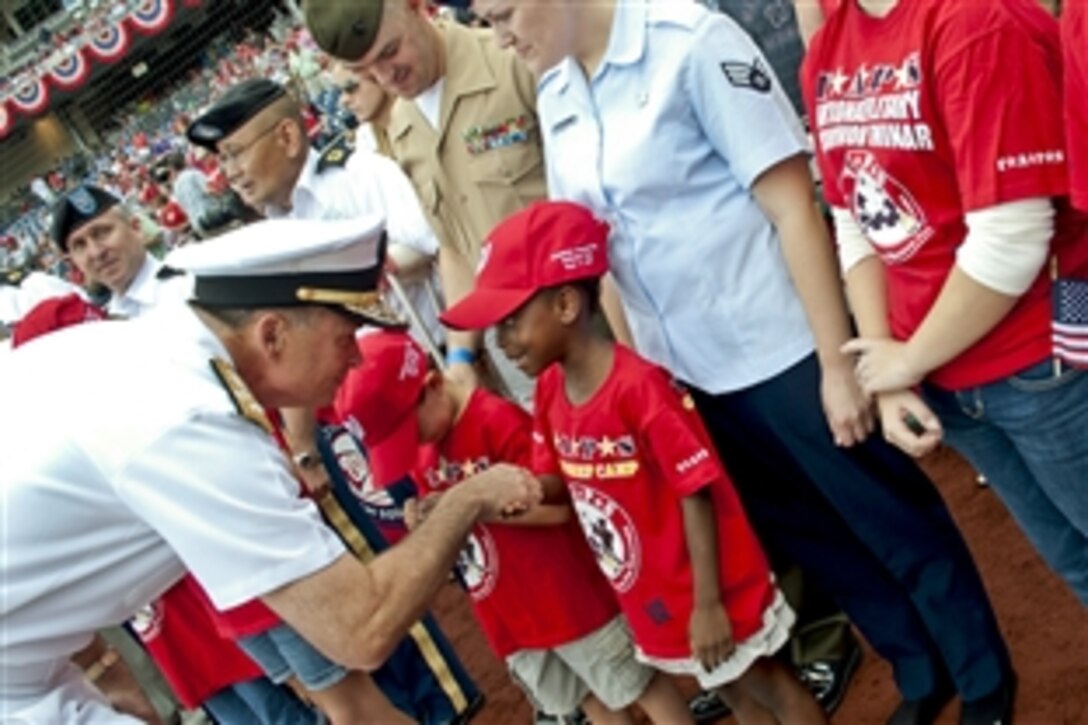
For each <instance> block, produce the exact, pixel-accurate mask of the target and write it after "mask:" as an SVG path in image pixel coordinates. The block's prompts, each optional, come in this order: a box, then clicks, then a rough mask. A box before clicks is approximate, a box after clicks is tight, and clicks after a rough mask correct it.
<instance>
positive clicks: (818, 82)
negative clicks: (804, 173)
mask: <svg viewBox="0 0 1088 725" xmlns="http://www.w3.org/2000/svg"><path fill="white" fill-rule="evenodd" d="M1057 33H1058V28H1057V24H1056V23H1055V21H1054V19H1053V18H1051V17H1050V16H1049V15H1047V13H1046V12H1045V11H1043V10H1042V9H1041V8H1039V7H1038V4H1037V3H1034V2H1029V1H1028V0H1008V1H1006V2H949V1H948V0H909V2H908V1H906V0H904V1H901V2H900V3H899V4H898V5H896V6H895V7H894V8H893V9H892V10H891V12H890V13H889V14H888V15H886V16H885V17H883V18H875V17H872V16H869V15H867V14H866V13H865V12H864V11H862V10H861V9H860V8H858V7H857V5H856V3H853V2H851V3H849V4H848V5H847V6H846V7H844V8H842V12H837V13H835V14H834V15H832V16H831V17H830V18H829V19H828V22H827V23H826V24H825V25H824V26H823V28H821V30H820V31H819V32H818V33H817V34H816V36H815V37H814V38H813V41H812V46H811V48H810V49H809V52H808V56H807V57H806V59H805V63H804V66H803V70H802V85H803V89H804V94H805V103H806V107H807V110H808V113H809V122H810V124H811V127H812V131H813V136H814V138H815V142H816V154H817V160H818V162H819V165H820V171H821V174H822V176H823V179H824V194H825V195H826V197H827V200H828V202H829V203H831V204H832V205H834V206H838V207H841V208H845V209H848V210H849V211H850V212H851V213H852V215H853V217H854V218H855V220H857V222H858V224H859V225H860V226H861V228H862V230H863V231H864V232H865V235H866V237H867V238H868V239H869V241H870V242H871V243H872V245H873V247H874V249H875V250H876V252H877V254H879V256H880V258H881V260H883V263H884V268H885V270H886V279H887V297H888V312H889V318H890V323H891V328H892V334H893V335H894V336H895V337H896V339H900V340H905V339H908V338H909V337H910V336H911V335H912V334H913V333H914V331H915V330H916V329H917V328H918V326H919V325H920V324H921V323H922V321H923V319H924V318H925V316H926V314H927V313H928V312H929V310H930V309H931V308H932V307H933V305H934V302H935V301H936V299H937V296H938V294H939V293H940V291H941V288H942V286H943V285H944V283H945V280H946V279H947V277H948V275H949V273H950V272H951V270H952V266H953V264H954V263H955V259H956V251H957V248H958V247H959V246H960V245H961V244H962V242H963V241H964V238H965V236H966V234H967V228H966V226H965V221H964V214H965V213H967V212H971V211H978V210H981V209H985V208H987V207H991V206H994V205H998V204H1002V203H1007V202H1012V201H1018V200H1023V199H1028V198H1033V197H1054V196H1062V195H1064V194H1065V193H1066V190H1067V184H1066V164H1065V151H1064V146H1063V139H1062V117H1061V111H1060V108H1061V99H1060V95H1059V88H1060V78H1061V65H1060V54H1059V48H1058V42H1057V37H1058V36H1057ZM1066 223H1067V218H1066V217H1065V216H1060V217H1059V220H1058V221H1057V225H1058V228H1057V230H1056V235H1055V238H1056V239H1058V238H1060V237H1061V236H1062V235H1063V233H1064V231H1065V230H1063V228H1062V226H1063V225H1065V224H1066ZM1049 287H1050V285H1049V280H1048V278H1047V273H1046V270H1045V269H1044V270H1043V271H1042V272H1040V275H1039V278H1038V279H1037V280H1036V281H1035V283H1034V285H1033V286H1032V287H1031V289H1030V290H1028V292H1026V293H1025V294H1024V295H1023V296H1022V297H1021V298H1020V300H1019V302H1018V303H1017V305H1016V306H1015V307H1014V308H1013V310H1012V311H1011V312H1010V313H1009V314H1008V315H1007V316H1006V317H1005V318H1004V320H1002V321H1001V322H1000V323H999V324H998V325H997V326H996V327H995V328H994V329H993V330H991V331H990V332H989V334H987V335H986V336H985V337H984V338H983V339H982V340H980V341H979V342H978V343H976V344H975V345H974V346H972V347H971V348H970V349H968V350H967V351H965V352H964V353H963V354H961V355H960V356H959V357H957V358H955V359H954V360H952V361H951V362H949V363H947V364H946V365H944V366H942V367H940V368H938V369H936V370H934V371H933V372H932V373H931V374H930V376H929V379H930V380H931V381H932V382H934V383H935V384H937V385H939V386H941V387H944V388H948V389H962V388H966V387H971V386H975V385H982V384H985V383H988V382H992V381H994V380H997V379H1000V378H1003V377H1006V376H1008V375H1010V374H1012V373H1014V372H1016V371H1018V370H1021V369H1023V368H1025V367H1028V366H1030V365H1032V364H1034V363H1037V362H1039V361H1040V360H1043V359H1045V358H1046V357H1047V356H1049V355H1050V353H1051V344H1050V304H1049Z"/></svg>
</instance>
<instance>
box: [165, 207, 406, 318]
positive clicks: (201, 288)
mask: <svg viewBox="0 0 1088 725" xmlns="http://www.w3.org/2000/svg"><path fill="white" fill-rule="evenodd" d="M164 261H165V263H166V266H167V267H168V268H172V269H178V270H182V271H185V272H188V273H190V274H191V275H192V276H193V279H194V284H193V295H192V301H193V302H196V303H198V304H199V305H201V306H203V307H207V308H211V309H216V308H219V309H256V308H269V307H298V306H304V305H322V306H326V307H330V308H333V309H335V310H337V311H339V312H344V313H346V314H349V315H351V316H354V317H357V318H360V320H361V321H362V322H366V323H370V324H376V325H380V326H382V327H394V326H395V327H400V326H403V324H404V323H403V321H402V320H401V319H400V318H399V317H398V316H397V315H395V314H393V313H392V312H390V311H389V310H388V309H387V308H386V306H385V305H384V304H383V303H382V300H381V295H380V293H379V292H378V284H379V282H380V280H381V276H382V266H383V263H384V261H385V223H384V220H383V219H382V218H381V217H380V216H369V217H358V218H355V219H344V220H335V221H319V220H303V219H270V220H266V221H260V222H255V223H253V224H249V225H247V226H244V227H241V228H239V229H236V230H234V231H231V232H228V233H226V234H224V235H223V236H221V237H216V238H214V239H211V240H209V241H207V242H202V243H198V244H194V245H191V246H187V247H182V248H180V249H176V250H174V251H173V252H171V253H170V254H169V255H167V257H166V259H165V260H164Z"/></svg>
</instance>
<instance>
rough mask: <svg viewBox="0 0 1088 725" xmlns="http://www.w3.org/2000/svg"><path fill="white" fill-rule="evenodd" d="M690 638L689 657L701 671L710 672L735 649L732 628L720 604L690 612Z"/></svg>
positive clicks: (696, 608)
mask: <svg viewBox="0 0 1088 725" xmlns="http://www.w3.org/2000/svg"><path fill="white" fill-rule="evenodd" d="M688 634H689V636H690V637H691V656H692V657H693V658H695V659H697V660H698V661H699V662H700V663H701V664H702V665H703V669H704V670H706V671H707V672H710V671H711V670H713V669H714V668H716V667H717V666H718V665H720V664H721V663H722V662H724V661H725V660H726V659H727V658H728V657H729V655H731V654H732V653H733V650H734V649H736V643H734V642H733V627H732V626H731V625H730V624H729V617H728V616H727V615H726V613H725V607H723V606H722V605H721V603H720V602H719V603H715V604H712V605H704V606H699V605H696V607H695V608H694V609H693V610H692V611H691V622H690V623H689V632H688Z"/></svg>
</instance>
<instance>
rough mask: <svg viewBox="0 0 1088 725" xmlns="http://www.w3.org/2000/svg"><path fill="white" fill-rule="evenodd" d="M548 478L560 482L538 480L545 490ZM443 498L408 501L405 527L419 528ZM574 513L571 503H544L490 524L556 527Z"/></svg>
mask: <svg viewBox="0 0 1088 725" xmlns="http://www.w3.org/2000/svg"><path fill="white" fill-rule="evenodd" d="M547 478H552V479H554V481H558V479H555V477H554V476H552V477H548V476H544V477H540V478H538V480H539V481H540V482H541V487H542V488H545V483H544V481H545V479H547ZM553 485H554V484H553ZM559 485H560V486H562V482H559ZM441 497H442V492H435V493H429V494H427V495H426V496H423V497H422V498H418V499H416V498H411V499H408V501H406V502H405V505H404V523H405V525H406V526H407V527H408V528H409V529H410V530H412V529H415V528H416V527H418V526H419V525H420V524H421V523H423V521H425V520H426V518H427V516H428V515H430V513H431V511H433V510H434V507H435V506H436V505H437V504H438V501H439V499H440V498H441ZM572 513H573V512H572V510H571V507H570V504H569V503H542V504H538V505H537V506H534V507H533V508H532V509H530V510H528V511H525V512H523V513H520V514H514V515H512V516H508V517H506V518H503V519H499V520H497V521H493V522H490V523H498V524H509V525H511V526H555V525H556V524H565V523H566V522H568V521H570V518H571V514H572Z"/></svg>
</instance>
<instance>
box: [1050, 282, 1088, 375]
mask: <svg viewBox="0 0 1088 725" xmlns="http://www.w3.org/2000/svg"><path fill="white" fill-rule="evenodd" d="M1053 295H1054V327H1053V331H1052V332H1053V340H1054V354H1055V355H1056V356H1057V357H1059V358H1061V359H1062V360H1064V361H1065V362H1067V363H1069V364H1070V365H1073V366H1075V367H1088V280H1083V279H1069V278H1062V279H1056V280H1054V287H1053Z"/></svg>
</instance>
